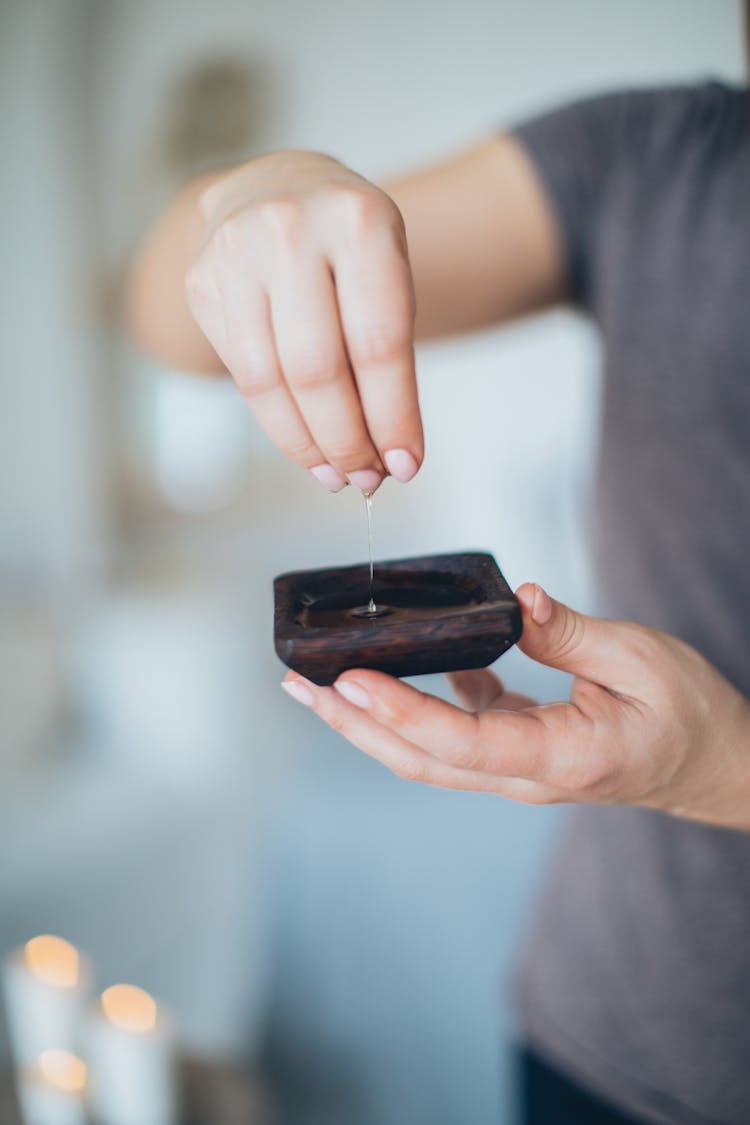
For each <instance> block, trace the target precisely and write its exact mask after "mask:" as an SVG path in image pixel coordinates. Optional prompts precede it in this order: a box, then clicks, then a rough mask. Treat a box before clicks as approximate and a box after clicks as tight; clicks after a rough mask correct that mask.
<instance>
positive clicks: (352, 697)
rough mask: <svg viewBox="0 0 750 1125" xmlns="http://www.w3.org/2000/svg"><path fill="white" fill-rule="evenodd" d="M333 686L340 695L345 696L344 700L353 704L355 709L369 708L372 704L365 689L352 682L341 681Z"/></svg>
mask: <svg viewBox="0 0 750 1125" xmlns="http://www.w3.org/2000/svg"><path fill="white" fill-rule="evenodd" d="M333 686H334V687H335V689H336V691H337V692H338V693H339V695H343V697H344V699H347V700H348V701H349V703H353V704H354V706H355V707H369V706H370V704H371V702H372V700H371V699H370V697H369V695H368V694H367V692H366V691H365V689H364V688H361V687H360V686H359V684H353V683H352V682H351V681H350V680H339V682H338V683H335V684H334V685H333Z"/></svg>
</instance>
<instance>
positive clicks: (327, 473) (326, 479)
mask: <svg viewBox="0 0 750 1125" xmlns="http://www.w3.org/2000/svg"><path fill="white" fill-rule="evenodd" d="M310 472H311V473H312V475H313V476H314V477H316V479H317V480H319V481H320V483H321V484H322V485H323V486H324V488H327V489H328V491H329V492H341V489H342V488H346V481H345V480H344V478H343V477H342V476H341V475H340V474H339V473H337V472H336V470H335V469H334V467H333V465H328V464H323V465H316V466H315V467H314V468H313V469H310Z"/></svg>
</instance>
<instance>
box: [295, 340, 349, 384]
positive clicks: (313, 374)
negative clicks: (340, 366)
mask: <svg viewBox="0 0 750 1125" xmlns="http://www.w3.org/2000/svg"><path fill="white" fill-rule="evenodd" d="M284 366H285V373H286V376H287V378H288V380H289V382H290V384H291V385H292V386H294V387H296V388H298V389H299V390H307V391H315V390H320V389H321V388H323V387H327V386H330V384H331V383H334V382H335V381H336V380H337V379H338V378H339V373H338V371H337V370H336V365H335V364H334V363H333V362H332V361H331V358H330V356H329V355H328V354H327V352H326V351H325V349H323V348H316V347H308V348H306V349H300V350H299V351H297V352H296V353H295V354H294V355H293V356H290V357H289V359H288V361H287V362H286V364H285V365H284Z"/></svg>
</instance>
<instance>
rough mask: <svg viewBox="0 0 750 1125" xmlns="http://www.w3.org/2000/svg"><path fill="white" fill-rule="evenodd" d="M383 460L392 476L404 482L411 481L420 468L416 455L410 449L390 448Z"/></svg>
mask: <svg viewBox="0 0 750 1125" xmlns="http://www.w3.org/2000/svg"><path fill="white" fill-rule="evenodd" d="M383 460H384V461H385V463H386V465H387V466H388V472H389V473H390V474H391V476H392V477H395V478H396V480H400V481H401V483H402V484H406V482H407V481H410V480H411V478H412V477H413V476H415V475H416V472H417V469H418V468H419V466H418V465H417V459H416V457H415V456H414V454H413V453H410V452H409V450H408V449H389V450H388V452H387V453H385V454H383Z"/></svg>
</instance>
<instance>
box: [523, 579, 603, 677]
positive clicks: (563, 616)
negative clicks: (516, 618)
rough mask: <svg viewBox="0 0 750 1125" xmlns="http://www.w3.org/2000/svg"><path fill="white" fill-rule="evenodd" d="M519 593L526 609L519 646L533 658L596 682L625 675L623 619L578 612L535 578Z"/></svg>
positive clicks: (524, 609)
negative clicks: (558, 599) (555, 596)
mask: <svg viewBox="0 0 750 1125" xmlns="http://www.w3.org/2000/svg"><path fill="white" fill-rule="evenodd" d="M516 597H517V598H518V600H519V602H520V603H521V610H522V612H523V636H522V637H521V640H520V641H519V642H518V647H519V648H520V649H521V651H522V652H524V653H526V655H527V656H530V657H531V659H532V660H537V661H538V662H539V663H540V664H547V665H549V666H550V667H551V668H560V669H561V670H562V671H564V672H572V673H573V674H574V675H576V676H582V677H583V678H584V679H586V680H592V681H593V682H594V683H599V684H604V685H609V684H611V683H613V682H616V681H619V680H620V679H621V676H622V672H623V657H624V655H625V653H624V637H623V636H622V635H621V632H620V630H621V628H622V626H621V625H620V623H619V622H616V621H606V620H604V619H603V618H601V617H588V616H587V615H586V614H583V613H576V611H575V610H574V609H570V608H569V607H568V606H566V605H563V604H562V602H556V601H555V600H554V599H553V598H551V597H550V596H549V594H548V593H546V591H545V590H543V589H542V587H541V586H537V585H536V584H535V583H532V582H525V583H524V584H523V586H520V587H519V588H518V590H516Z"/></svg>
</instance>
